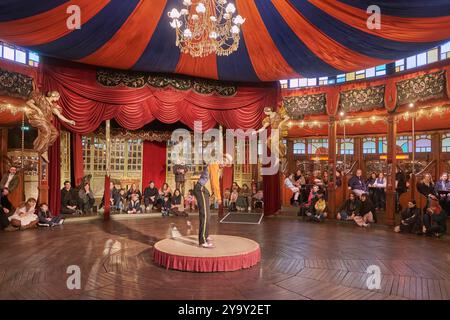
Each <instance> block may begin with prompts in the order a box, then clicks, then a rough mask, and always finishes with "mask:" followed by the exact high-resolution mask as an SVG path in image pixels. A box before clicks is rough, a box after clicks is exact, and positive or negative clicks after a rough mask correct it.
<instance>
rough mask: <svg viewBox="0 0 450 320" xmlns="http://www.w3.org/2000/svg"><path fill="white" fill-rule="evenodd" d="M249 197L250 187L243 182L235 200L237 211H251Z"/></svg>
mask: <svg viewBox="0 0 450 320" xmlns="http://www.w3.org/2000/svg"><path fill="white" fill-rule="evenodd" d="M249 198H251V194H250V189H249V187H248V185H247V184H246V183H244V184H243V185H242V189H241V191H239V195H238V198H237V200H236V208H237V210H238V211H247V210H248V211H251V208H250V202H249Z"/></svg>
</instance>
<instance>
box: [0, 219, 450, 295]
mask: <svg viewBox="0 0 450 320" xmlns="http://www.w3.org/2000/svg"><path fill="white" fill-rule="evenodd" d="M189 219H190V220H191V222H192V224H193V226H194V230H191V234H196V228H195V226H196V224H197V217H190V218H189ZM170 223H175V224H176V225H177V227H178V229H179V230H180V231H181V232H182V234H184V235H186V234H189V230H188V227H187V224H186V220H185V219H184V218H172V217H171V218H166V219H163V218H148V219H137V220H123V221H110V222H106V223H105V222H101V221H95V222H90V223H73V224H67V225H64V226H62V227H58V228H52V229H50V228H43V229H37V230H27V231H21V232H11V233H6V232H2V233H0V299H195V300H201V299H227V300H228V299H282V300H287V299H289V300H290V299H293V300H308V299H352V300H361V299H364V300H366V299H377V300H379V299H380V300H381V299H427V300H428V299H441V300H442V299H444V300H449V299H450V239H449V238H448V237H444V238H440V239H435V238H428V237H420V236H416V235H401V234H396V233H394V232H393V231H392V230H391V229H388V228H383V227H376V228H375V227H373V228H369V229H360V228H357V227H356V226H353V225H343V224H337V223H335V222H333V221H327V222H326V223H324V224H311V223H306V222H301V221H297V220H293V219H287V218H280V217H278V218H265V219H264V220H263V222H262V224H261V225H240V224H218V223H217V219H215V221H214V222H213V223H212V225H211V233H212V234H214V233H217V234H227V235H236V236H243V237H248V238H250V239H253V240H255V241H257V242H259V244H260V245H261V251H262V261H261V263H260V264H259V265H257V266H255V267H253V268H251V269H248V270H242V271H236V272H228V273H209V274H204V273H202V274H200V273H188V272H179V271H172V270H165V269H163V268H161V267H158V266H156V265H154V264H153V262H152V258H151V257H152V248H153V245H154V243H156V242H157V241H158V240H160V239H163V238H165V237H167V236H168V234H169V224H170ZM70 265H77V266H79V267H80V270H81V289H74V290H69V289H68V288H67V284H66V283H67V279H68V277H69V274H67V272H66V271H67V268H68V266H70ZM370 265H377V266H378V267H379V268H380V270H381V286H380V289H374V290H369V289H368V288H367V285H366V280H367V278H368V276H369V274H368V273H367V272H366V269H367V267H368V266H370Z"/></svg>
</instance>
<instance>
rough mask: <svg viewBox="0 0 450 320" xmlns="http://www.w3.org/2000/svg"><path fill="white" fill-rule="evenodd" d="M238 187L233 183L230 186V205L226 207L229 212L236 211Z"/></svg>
mask: <svg viewBox="0 0 450 320" xmlns="http://www.w3.org/2000/svg"><path fill="white" fill-rule="evenodd" d="M239 190H240V188H239V185H238V184H237V183H236V182H233V185H232V186H231V195H230V205H229V207H228V210H229V211H237V206H236V201H237V199H238V197H239Z"/></svg>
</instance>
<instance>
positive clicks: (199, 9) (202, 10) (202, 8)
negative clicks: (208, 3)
mask: <svg viewBox="0 0 450 320" xmlns="http://www.w3.org/2000/svg"><path fill="white" fill-rule="evenodd" d="M195 11H197V13H205V12H206V7H205V5H204V4H203V3H201V2H200V3H199V4H198V5H197V7H196V8H195Z"/></svg>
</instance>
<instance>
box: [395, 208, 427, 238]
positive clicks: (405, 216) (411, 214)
mask: <svg viewBox="0 0 450 320" xmlns="http://www.w3.org/2000/svg"><path fill="white" fill-rule="evenodd" d="M401 217H402V220H401V221H400V225H398V226H396V227H395V228H394V231H395V232H402V233H422V223H421V221H420V220H421V216H420V209H419V208H417V204H416V200H411V201H409V202H408V208H406V209H405V210H403V212H402V214H401Z"/></svg>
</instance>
